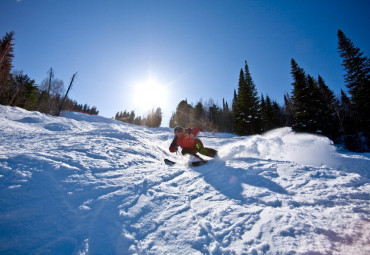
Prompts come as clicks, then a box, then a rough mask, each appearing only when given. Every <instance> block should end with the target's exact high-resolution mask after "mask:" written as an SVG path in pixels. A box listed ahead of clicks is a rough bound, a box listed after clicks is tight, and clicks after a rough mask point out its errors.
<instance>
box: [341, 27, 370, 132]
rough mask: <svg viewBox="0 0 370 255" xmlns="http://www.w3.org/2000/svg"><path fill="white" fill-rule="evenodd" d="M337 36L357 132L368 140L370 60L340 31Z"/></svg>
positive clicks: (369, 123) (369, 129) (369, 121)
mask: <svg viewBox="0 0 370 255" xmlns="http://www.w3.org/2000/svg"><path fill="white" fill-rule="evenodd" d="M337 35H338V50H339V53H340V56H341V57H342V59H343V63H342V65H343V66H344V69H345V70H346V74H345V75H344V78H345V82H346V86H347V88H348V89H349V94H350V95H351V98H350V99H351V102H352V107H353V110H354V113H355V117H356V123H357V125H358V128H357V129H358V130H357V132H365V133H366V136H367V137H368V138H370V60H369V58H368V57H366V56H363V53H362V52H360V49H359V48H357V47H355V46H354V44H353V43H352V41H351V40H350V39H349V38H347V37H346V36H345V34H344V33H343V32H342V31H341V30H338V34H337Z"/></svg>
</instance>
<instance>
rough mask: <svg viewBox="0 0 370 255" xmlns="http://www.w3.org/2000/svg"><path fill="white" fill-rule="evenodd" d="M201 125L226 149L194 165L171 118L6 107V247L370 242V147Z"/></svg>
mask: <svg viewBox="0 0 370 255" xmlns="http://www.w3.org/2000/svg"><path fill="white" fill-rule="evenodd" d="M201 135H207V136H209V137H208V138H202V141H203V143H204V144H205V145H206V146H208V147H213V148H216V149H217V150H219V155H220V158H218V159H216V160H212V161H210V162H209V163H208V164H206V165H203V166H200V167H189V166H188V165H187V160H188V159H187V158H184V157H182V156H180V155H175V154H171V155H170V153H169V152H168V146H169V144H170V142H171V140H172V138H173V133H172V130H171V129H167V128H157V129H149V128H144V127H138V126H133V125H129V124H125V123H122V122H117V121H115V120H112V119H106V118H103V117H99V116H88V115H84V114H79V113H71V112H64V117H52V116H48V115H44V114H41V113H38V112H28V111H25V110H23V109H20V108H12V107H8V106H0V254H349V252H354V253H355V254H358V255H359V254H369V253H370V203H369V201H370V182H369V177H370V174H369V173H370V155H369V154H355V153H350V152H346V151H343V150H340V149H337V148H336V147H335V146H333V145H332V144H331V142H330V141H329V140H328V139H327V138H325V137H319V136H314V135H309V134H296V133H294V132H292V131H291V129H290V128H282V129H277V130H274V131H271V132H269V133H267V134H264V135H261V136H260V135H258V136H250V137H241V138H240V137H235V136H234V135H232V134H201ZM164 158H170V159H173V160H176V161H179V162H180V163H179V164H177V165H176V166H173V167H169V166H167V165H165V164H164V163H163V159H164Z"/></svg>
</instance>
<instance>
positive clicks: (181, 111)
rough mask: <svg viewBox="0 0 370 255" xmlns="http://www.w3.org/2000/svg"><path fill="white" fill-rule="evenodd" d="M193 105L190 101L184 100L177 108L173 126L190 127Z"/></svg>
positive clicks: (172, 122)
mask: <svg viewBox="0 0 370 255" xmlns="http://www.w3.org/2000/svg"><path fill="white" fill-rule="evenodd" d="M192 109H193V107H192V106H191V105H190V104H188V101H187V100H186V99H185V100H182V101H181V102H180V103H179V104H178V105H177V108H176V112H175V113H174V114H173V116H172V121H171V123H170V124H171V125H172V126H171V125H170V126H171V127H176V126H181V127H188V126H190V125H191V121H190V120H191V112H192Z"/></svg>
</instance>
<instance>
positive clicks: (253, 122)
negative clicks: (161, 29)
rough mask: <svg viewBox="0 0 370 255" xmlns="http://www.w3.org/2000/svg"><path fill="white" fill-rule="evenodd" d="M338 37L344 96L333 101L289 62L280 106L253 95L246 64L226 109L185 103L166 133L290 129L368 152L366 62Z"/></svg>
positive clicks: (369, 80)
mask: <svg viewBox="0 0 370 255" xmlns="http://www.w3.org/2000/svg"><path fill="white" fill-rule="evenodd" d="M337 36H338V52H339V54H340V57H341V58H342V66H343V67H344V70H345V71H346V73H345V75H344V80H345V85H346V87H347V88H348V93H349V95H347V94H346V93H345V92H344V91H343V90H341V94H340V96H339V97H337V96H336V95H335V94H334V92H333V91H332V90H331V89H330V88H329V86H328V85H327V84H326V83H325V81H324V79H323V78H322V77H321V76H318V77H317V79H316V78H314V77H312V76H311V75H309V74H306V73H305V71H304V69H303V68H302V67H300V66H299V65H298V63H297V62H296V61H295V60H294V59H292V60H291V75H292V78H293V83H292V86H293V89H292V93H291V94H286V95H284V105H283V106H280V105H279V104H278V103H277V102H276V101H273V100H271V98H270V97H269V96H268V95H266V96H264V95H260V96H259V95H258V92H257V89H256V86H255V84H254V81H253V79H252V76H251V74H250V72H249V67H248V64H247V62H245V66H244V68H242V69H241V70H240V75H239V82H238V87H237V90H234V97H233V101H232V105H231V108H229V106H228V104H227V102H225V100H223V105H222V107H220V106H217V105H216V104H214V103H213V100H210V102H208V103H207V104H206V105H204V104H203V103H202V102H201V101H199V102H198V103H196V104H195V105H193V104H189V103H188V102H187V100H186V99H185V100H182V101H181V102H180V103H179V104H178V106H177V108H176V111H175V112H174V113H173V114H172V117H171V120H170V123H169V125H170V127H175V126H197V127H199V128H200V129H201V130H203V131H226V132H235V133H237V134H238V135H253V134H260V133H263V132H266V131H268V130H271V129H274V128H278V127H284V126H291V127H292V129H293V130H294V131H296V132H308V133H313V134H318V135H324V136H327V137H329V138H330V139H332V140H333V141H334V142H335V143H339V144H344V145H345V146H346V147H347V148H348V149H350V150H353V151H358V152H366V151H370V60H369V58H368V57H366V56H364V54H363V52H361V50H360V49H359V48H357V47H355V45H354V44H353V42H352V41H351V40H350V39H349V38H348V37H346V36H345V34H344V33H343V32H342V31H341V30H338V33H337Z"/></svg>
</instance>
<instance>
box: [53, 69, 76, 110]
mask: <svg viewBox="0 0 370 255" xmlns="http://www.w3.org/2000/svg"><path fill="white" fill-rule="evenodd" d="M76 75H77V73H75V74H73V76H72V79H71V82H70V84H69V86H68V90H67V92H66V94H65V96H64V98H63V101H62V103H61V104H60V107H59V111H58V113H57V116H59V115H60V112H61V111H62V108H63V104H64V101H65V100H66V98H67V96H68V93H69V90H70V89H71V87H72V83H73V81H74V79H75V77H76Z"/></svg>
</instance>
